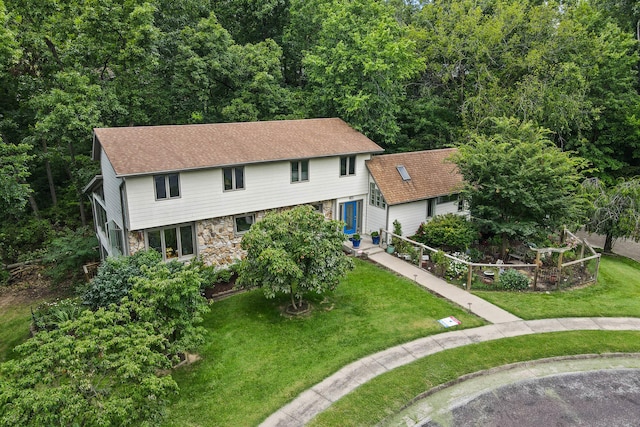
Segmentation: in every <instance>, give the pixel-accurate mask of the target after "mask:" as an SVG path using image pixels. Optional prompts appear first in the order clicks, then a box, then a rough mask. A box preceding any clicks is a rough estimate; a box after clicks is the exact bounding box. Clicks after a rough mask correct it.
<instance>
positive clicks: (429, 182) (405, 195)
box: [367, 148, 462, 205]
mask: <svg viewBox="0 0 640 427" xmlns="http://www.w3.org/2000/svg"><path fill="white" fill-rule="evenodd" d="M455 151H456V149H455V148H444V149H440V150H428V151H415V152H411V153H398V154H385V155H382V156H374V157H373V158H372V159H371V160H368V161H367V168H368V169H369V172H370V173H371V176H372V177H373V179H374V180H375V182H376V184H377V185H378V188H379V189H380V191H381V192H382V195H383V196H384V199H385V201H386V202H387V204H389V205H397V204H400V203H407V202H413V201H416V200H424V199H429V198H431V197H437V196H444V195H448V194H451V193H457V192H459V191H460V190H461V189H462V175H460V173H458V169H457V167H456V165H455V164H453V163H450V162H448V161H446V159H447V158H448V157H449V156H451V154H453V153H454V152H455ZM398 166H404V167H405V168H406V170H407V172H408V173H409V176H410V177H411V179H410V180H408V181H405V180H403V179H402V177H401V176H400V173H399V172H398V170H397V167H398Z"/></svg>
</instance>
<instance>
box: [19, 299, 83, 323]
mask: <svg viewBox="0 0 640 427" xmlns="http://www.w3.org/2000/svg"><path fill="white" fill-rule="evenodd" d="M83 310H85V307H84V306H82V305H81V304H80V303H79V301H78V300H77V299H71V298H69V299H63V300H60V301H53V302H44V303H42V304H40V305H39V306H38V307H37V308H36V310H35V311H34V312H33V314H32V316H33V323H34V326H35V327H36V329H37V330H39V331H43V330H46V331H52V330H54V329H57V328H59V327H60V325H61V324H62V323H64V322H66V321H69V320H74V319H77V318H78V317H79V316H80V313H82V311H83Z"/></svg>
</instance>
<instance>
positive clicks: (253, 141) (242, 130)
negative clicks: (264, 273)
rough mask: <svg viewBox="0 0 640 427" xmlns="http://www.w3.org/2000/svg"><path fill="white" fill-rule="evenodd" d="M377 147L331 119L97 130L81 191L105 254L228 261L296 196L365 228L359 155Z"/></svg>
mask: <svg viewBox="0 0 640 427" xmlns="http://www.w3.org/2000/svg"><path fill="white" fill-rule="evenodd" d="M382 151H383V150H382V148H380V147H379V146H378V145H377V144H375V143H374V142H373V141H371V140H370V139H368V138H367V137H365V136H364V135H362V134H361V133H359V132H357V131H355V130H354V129H353V128H351V127H350V126H349V125H347V124H346V123H345V122H344V121H342V120H340V119H337V118H332V119H311V120H283V121H269V122H251V123H220V124H199V125H180V126H142V127H123V128H99V129H95V130H94V145H93V158H94V160H98V161H99V162H100V165H101V175H99V176H97V177H96V178H94V179H93V180H92V182H91V183H90V184H89V185H88V186H87V188H86V191H89V192H90V193H91V199H92V203H93V210H94V219H95V224H96V234H97V236H98V238H99V241H100V247H101V254H102V257H103V258H104V257H106V256H114V255H120V254H124V255H128V254H132V253H134V252H136V251H138V250H141V249H145V248H153V249H156V250H158V251H159V252H160V253H162V254H163V257H164V259H167V260H168V259H179V260H187V259H190V258H193V257H195V256H201V257H202V258H203V260H204V261H205V263H207V264H214V265H223V264H228V263H231V262H233V260H235V259H237V258H239V257H240V256H241V254H242V251H241V249H240V240H241V237H242V234H243V233H244V232H246V231H247V230H248V229H249V227H251V224H253V223H254V222H255V221H257V220H259V219H260V218H261V217H262V216H263V215H264V214H265V213H266V212H268V211H270V210H274V209H282V208H287V207H291V206H296V205H301V204H311V205H313V206H316V207H317V209H318V210H319V211H321V212H323V213H324V215H325V216H326V217H327V218H339V219H342V220H343V221H344V222H345V223H346V227H345V233H346V234H353V233H356V232H366V231H367V230H368V227H367V225H366V224H364V221H365V220H366V219H367V216H368V215H367V209H369V203H368V202H367V201H368V200H369V183H370V178H369V173H368V172H367V167H366V166H365V162H366V161H367V160H369V159H371V157H372V155H374V154H376V153H381V152H382ZM369 228H370V227H369Z"/></svg>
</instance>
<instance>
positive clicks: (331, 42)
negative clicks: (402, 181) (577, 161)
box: [303, 0, 424, 145]
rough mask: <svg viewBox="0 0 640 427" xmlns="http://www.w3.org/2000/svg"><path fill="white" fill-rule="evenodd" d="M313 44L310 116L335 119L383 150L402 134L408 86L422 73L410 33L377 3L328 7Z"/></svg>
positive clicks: (308, 65) (307, 61) (360, 0)
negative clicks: (400, 120)
mask: <svg viewBox="0 0 640 427" xmlns="http://www.w3.org/2000/svg"><path fill="white" fill-rule="evenodd" d="M324 7H325V8H326V9H325V11H324V13H325V14H326V17H325V18H324V19H323V21H322V23H321V29H320V31H319V33H318V41H317V43H316V44H315V45H314V46H313V47H312V48H311V49H310V50H309V51H308V52H307V53H306V54H305V56H304V59H303V65H304V70H305V72H306V73H307V75H308V81H309V84H308V86H307V87H306V90H307V92H308V94H309V95H308V96H307V99H308V100H309V107H310V109H309V111H312V112H313V114H315V115H320V116H339V117H342V118H343V119H344V120H346V121H347V122H349V124H351V125H352V126H354V127H355V128H356V129H358V130H360V131H362V132H363V133H365V134H366V135H367V136H369V137H370V138H372V139H374V140H375V141H377V142H379V143H382V144H383V145H389V144H393V143H394V142H395V139H396V137H397V136H398V133H399V131H400V129H399V126H398V124H397V118H398V115H399V113H400V108H401V102H402V100H403V99H404V98H405V96H406V85H407V83H408V81H409V80H410V79H411V78H413V77H415V76H416V75H417V74H418V73H419V72H420V71H421V70H422V69H423V68H424V64H423V63H422V62H421V61H420V59H419V58H418V57H417V56H416V54H415V43H414V41H413V40H412V39H411V38H410V37H409V30H410V29H409V28H407V27H404V26H402V25H400V24H399V23H398V21H397V20H396V19H395V16H394V9H393V7H391V6H389V5H388V4H386V3H385V2H382V1H378V0H355V1H345V0H335V1H333V2H331V3H329V4H327V5H324Z"/></svg>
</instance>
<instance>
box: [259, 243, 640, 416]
mask: <svg viewBox="0 0 640 427" xmlns="http://www.w3.org/2000/svg"><path fill="white" fill-rule="evenodd" d="M362 243H363V244H362V246H361V247H360V248H359V249H350V244H349V243H348V242H346V243H345V250H348V251H351V252H352V253H353V254H354V255H356V256H367V257H368V258H369V259H370V260H372V261H374V262H376V263H378V264H379V265H381V266H383V267H386V268H388V269H389V270H392V271H394V272H396V273H397V274H400V275H402V276H404V277H406V278H408V279H410V280H413V281H415V282H416V283H417V284H418V285H420V286H423V287H424V288H426V289H428V290H429V291H430V292H433V293H435V294H437V295H439V296H441V297H443V298H445V299H447V300H449V301H451V302H452V303H454V304H457V305H459V306H461V307H463V308H464V309H466V310H470V311H471V312H472V313H474V314H475V315H477V316H479V317H482V318H483V319H485V320H487V321H489V322H490V323H492V324H491V325H488V326H482V327H479V328H472V329H464V330H453V331H451V332H447V333H442V334H437V335H432V336H429V337H425V338H420V339H418V340H415V341H412V342H409V343H406V344H402V345H399V346H397V347H393V348H390V349H387V350H384V351H381V352H379V353H376V354H373V355H370V356H367V357H365V358H363V359H360V360H358V361H356V362H353V363H351V364H350V365H347V366H345V367H344V368H342V369H341V370H339V371H338V372H336V373H335V374H333V375H331V376H330V377H328V378H326V379H325V380H324V381H322V382H321V383H319V384H316V385H315V386H313V387H311V388H310V389H309V390H307V391H305V392H303V393H302V394H300V395H299V396H298V397H297V398H295V399H294V400H293V401H292V402H290V403H289V404H287V405H286V406H284V407H283V408H281V409H280V410H278V411H277V412H275V413H274V414H272V415H271V416H270V417H269V418H267V419H266V420H265V421H264V422H263V423H262V424H261V426H262V427H276V426H277V427H297V426H304V425H305V424H306V423H308V422H309V421H310V420H311V419H313V418H314V417H315V416H316V415H317V414H319V413H320V412H322V411H324V410H325V409H327V408H328V407H329V406H331V405H332V404H333V402H335V401H337V400H338V399H340V398H342V397H343V396H345V395H346V394H348V393H350V392H351V391H353V390H354V389H356V388H357V387H359V386H360V385H362V384H364V383H366V382H367V381H370V380H371V379H373V378H375V377H377V376H378V375H381V374H384V373H386V372H389V371H390V370H392V369H395V368H397V367H399V366H402V365H406V364H408V363H411V362H413V361H415V360H417V359H420V358H422V357H425V356H428V355H431V354H434V353H438V352H440V351H443V350H447V349H450V348H455V347H461V346H464V345H468V344H473V343H479V342H484V341H490V340H496V339H501V338H507V337H514V336H520V335H528V334H535V333H545V332H560V331H572V330H608V331H616V330H640V318H561V319H542V320H532V321H525V320H522V319H520V318H519V317H517V316H514V315H513V314H511V313H509V312H507V311H505V310H503V309H501V308H499V307H497V306H495V305H493V304H491V303H489V302H487V301H485V300H483V299H481V298H478V297H476V296H475V295H472V294H470V293H469V292H467V291H466V290H464V289H462V288H460V287H457V286H455V285H451V284H449V283H447V282H446V281H444V280H442V279H440V278H438V277H436V276H434V275H432V274H430V273H428V272H426V271H424V270H422V269H420V268H418V267H417V266H415V265H413V264H410V263H408V262H406V261H404V260H401V259H399V258H398V257H395V256H393V255H390V254H388V253H386V252H385V251H384V250H383V249H382V248H380V247H378V246H373V245H372V244H371V243H370V242H369V243H365V242H364V241H363V242H362Z"/></svg>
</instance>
